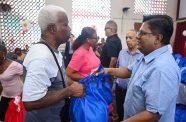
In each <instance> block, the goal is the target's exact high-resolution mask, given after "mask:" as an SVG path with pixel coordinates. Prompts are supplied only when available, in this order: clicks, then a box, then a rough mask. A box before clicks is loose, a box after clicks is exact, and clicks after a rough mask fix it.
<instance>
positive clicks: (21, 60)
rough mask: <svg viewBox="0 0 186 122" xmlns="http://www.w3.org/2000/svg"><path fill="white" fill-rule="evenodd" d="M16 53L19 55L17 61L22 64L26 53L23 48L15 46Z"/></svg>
mask: <svg viewBox="0 0 186 122" xmlns="http://www.w3.org/2000/svg"><path fill="white" fill-rule="evenodd" d="M14 53H15V54H16V55H17V60H16V61H17V62H19V63H20V64H22V63H23V60H24V58H25V55H26V54H24V53H23V52H22V50H21V48H15V50H14Z"/></svg>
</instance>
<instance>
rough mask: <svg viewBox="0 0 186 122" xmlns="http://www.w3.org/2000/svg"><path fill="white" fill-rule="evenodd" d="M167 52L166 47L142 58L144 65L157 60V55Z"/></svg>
mask: <svg viewBox="0 0 186 122" xmlns="http://www.w3.org/2000/svg"><path fill="white" fill-rule="evenodd" d="M167 51H168V47H167V45H166V46H163V47H161V48H158V49H156V50H154V51H153V52H151V53H150V54H148V55H146V56H145V57H144V60H145V63H149V62H151V61H152V60H153V59H155V58H157V57H158V56H159V55H161V54H162V53H164V52H167Z"/></svg>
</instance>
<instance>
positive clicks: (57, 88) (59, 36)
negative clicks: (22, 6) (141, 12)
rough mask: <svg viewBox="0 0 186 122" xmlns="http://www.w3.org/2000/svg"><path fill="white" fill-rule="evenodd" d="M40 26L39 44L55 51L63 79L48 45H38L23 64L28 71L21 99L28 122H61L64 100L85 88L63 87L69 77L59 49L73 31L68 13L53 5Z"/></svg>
mask: <svg viewBox="0 0 186 122" xmlns="http://www.w3.org/2000/svg"><path fill="white" fill-rule="evenodd" d="M38 23H39V26H40V28H41V39H40V41H41V42H44V43H46V44H48V45H49V46H50V47H51V48H52V50H53V52H54V53H55V56H56V58H57V61H58V62H59V66H60V68H61V71H62V73H61V74H62V76H61V74H60V70H59V69H58V66H57V64H56V62H55V60H54V57H53V55H52V53H51V51H50V50H49V48H48V47H47V46H46V45H44V44H42V43H37V44H35V45H33V46H32V47H31V48H30V50H29V52H28V54H27V55H26V57H25V60H24V62H23V65H24V66H25V68H26V71H27V72H26V76H25V82H24V87H23V97H22V99H23V102H24V105H25V108H26V110H27V111H26V113H25V122H61V119H60V111H61V108H62V107H63V106H64V98H66V97H69V96H81V95H83V86H82V85H81V84H78V83H77V82H75V83H73V84H72V85H71V86H68V87H66V88H63V82H62V80H63V79H64V82H65V83H66V79H67V78H66V74H65V70H64V68H65V66H64V63H63V60H62V55H61V53H60V52H59V51H58V50H57V48H58V47H59V45H60V44H62V43H65V42H66V41H67V40H68V38H69V37H70V31H71V29H70V27H69V26H68V18H67V15H66V12H65V10H64V9H63V8H61V7H58V6H54V5H48V6H45V7H44V8H42V9H41V10H40V12H39V15H38Z"/></svg>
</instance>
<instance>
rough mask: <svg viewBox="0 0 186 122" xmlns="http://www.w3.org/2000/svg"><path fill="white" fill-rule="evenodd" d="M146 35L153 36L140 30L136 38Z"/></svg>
mask: <svg viewBox="0 0 186 122" xmlns="http://www.w3.org/2000/svg"><path fill="white" fill-rule="evenodd" d="M147 34H154V33H148V32H144V31H142V30H140V31H139V32H137V36H138V37H141V36H143V35H147Z"/></svg>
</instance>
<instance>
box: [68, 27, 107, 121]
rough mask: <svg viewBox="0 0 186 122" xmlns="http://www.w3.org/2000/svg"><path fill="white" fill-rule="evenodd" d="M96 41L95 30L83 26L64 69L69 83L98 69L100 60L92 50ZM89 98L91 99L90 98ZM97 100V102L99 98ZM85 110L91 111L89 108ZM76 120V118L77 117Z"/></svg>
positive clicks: (101, 112) (92, 119)
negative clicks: (69, 80)
mask: <svg viewBox="0 0 186 122" xmlns="http://www.w3.org/2000/svg"><path fill="white" fill-rule="evenodd" d="M97 42H98V36H97V33H96V30H95V29H93V28H92V27H84V28H83V29H82V31H81V35H79V36H78V38H77V39H76V40H75V42H74V44H73V50H74V54H73V56H72V59H71V61H70V63H69V65H68V67H67V69H66V73H67V76H68V77H69V79H71V82H70V83H69V84H71V83H72V82H74V81H79V80H81V79H83V78H84V77H86V76H88V75H90V74H91V73H93V72H94V71H96V70H97V69H98V67H99V66H100V64H101V62H100V60H99V58H98V57H97V56H96V55H95V53H94V51H93V47H94V46H95V45H96V43H97ZM89 100H90V101H91V99H89ZM100 101H101V100H100ZM97 102H99V100H98V101H97ZM102 104H105V103H102ZM96 105H97V104H96V103H95V108H96V107H98V106H96ZM106 106H107V105H106ZM79 109H80V111H81V110H82V109H84V107H80V108H79ZM87 109H88V108H87ZM103 109H104V110H105V105H103ZM82 111H83V110H82ZM87 111H91V109H90V110H87ZM99 114H100V116H103V115H105V114H106V113H105V111H99ZM91 117H92V118H91V121H95V120H97V121H99V120H98V119H97V118H96V116H91ZM89 119H90V118H89ZM76 120H78V118H77V119H76Z"/></svg>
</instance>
